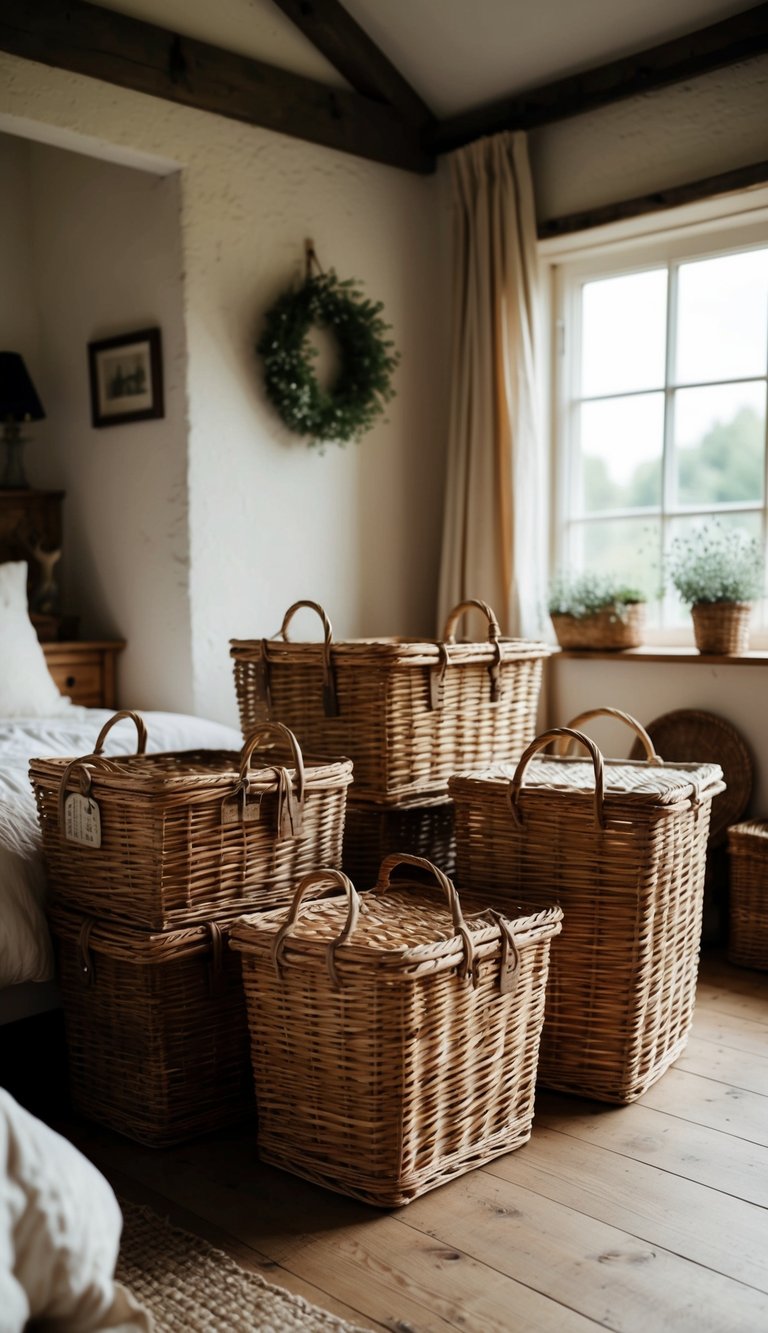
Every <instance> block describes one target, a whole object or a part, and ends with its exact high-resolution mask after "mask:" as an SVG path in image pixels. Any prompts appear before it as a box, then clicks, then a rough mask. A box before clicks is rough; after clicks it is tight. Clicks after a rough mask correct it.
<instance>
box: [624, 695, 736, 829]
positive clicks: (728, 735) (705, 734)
mask: <svg viewBox="0 0 768 1333" xmlns="http://www.w3.org/2000/svg"><path fill="white" fill-rule="evenodd" d="M646 731H647V732H648V735H649V736H650V738H651V740H652V741H653V744H654V746H655V748H656V750H657V751H658V753H659V754H660V755H661V756H662V758H663V759H666V760H667V762H668V763H674V762H675V761H676V760H680V761H690V762H693V763H702V764H719V765H720V767H721V768H722V770H723V777H724V779H725V784H726V785H725V791H724V792H721V793H720V795H719V796H715V798H714V800H713V802H712V820H711V824H710V831H709V845H710V847H717V846H719V844H720V843H723V842H725V839H726V835H727V830H728V826H729V825H730V824H734V823H735V822H736V821H737V820H738V819H740V818H741V816H742V815H743V813H744V811H745V810H746V808H747V802H748V801H749V797H750V794H751V792H752V756H751V754H750V752H749V749H748V747H747V744H746V742H745V741H744V738H743V737H742V735H741V733H740V732H738V731H737V730H736V728H735V727H734V726H732V725H731V723H730V722H726V721H725V719H724V718H722V717H718V716H717V715H716V714H715V713H705V712H700V711H698V710H697V709H693V708H680V709H677V710H676V711H675V712H673V713H664V714H663V715H662V716H661V717H657V718H656V719H655V721H653V722H649V723H648V724H647V726H646ZM643 756H644V750H643V747H642V744H641V742H640V741H635V744H634V745H633V747H632V751H631V754H630V758H631V759H642V758H643Z"/></svg>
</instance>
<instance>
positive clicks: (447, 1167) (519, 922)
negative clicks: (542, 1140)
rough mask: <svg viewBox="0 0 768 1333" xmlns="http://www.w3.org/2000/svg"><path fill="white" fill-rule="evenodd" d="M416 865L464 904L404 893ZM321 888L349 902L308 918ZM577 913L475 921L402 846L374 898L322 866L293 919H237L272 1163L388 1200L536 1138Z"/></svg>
mask: <svg viewBox="0 0 768 1333" xmlns="http://www.w3.org/2000/svg"><path fill="white" fill-rule="evenodd" d="M400 864H406V865H408V866H410V867H412V868H413V869H415V870H416V871H417V872H418V873H419V874H421V875H422V876H424V875H425V874H427V875H429V876H430V877H431V878H432V879H434V880H436V881H437V883H438V885H439V887H440V889H441V890H442V893H443V895H444V896H445V898H446V900H447V901H446V902H445V903H441V902H439V901H438V899H437V898H436V896H435V893H434V887H433V886H431V885H430V884H429V883H428V882H426V883H425V880H424V878H421V880H420V881H419V882H414V878H415V877H412V878H411V879H410V880H409V881H408V882H405V883H397V884H395V885H392V884H391V883H390V876H391V874H392V872H393V870H394V869H395V867H396V866H398V865H400ZM318 881H319V882H320V883H322V884H324V885H325V886H326V887H327V886H328V884H329V882H330V883H335V884H336V885H341V886H342V887H343V888H344V890H345V892H346V898H340V897H335V898H331V899H328V898H326V899H324V900H322V901H320V902H314V903H310V904H309V905H308V906H307V907H306V908H304V909H303V910H302V909H301V904H302V898H303V897H304V895H305V894H306V892H307V891H308V890H314V889H315V887H316V884H317V882H318ZM468 905H469V904H468V903H466V902H465V904H464V906H465V907H467V906H468ZM474 906H475V907H477V904H475V905H474ZM560 918H561V913H560V911H559V909H557V908H554V909H548V910H546V911H543V912H536V913H530V914H528V913H525V914H521V915H516V916H515V918H514V919H513V918H512V913H511V912H510V914H509V919H506V920H505V919H504V918H503V917H501V916H500V915H499V914H494V913H488V912H483V913H482V914H481V915H479V916H473V917H469V916H468V917H466V918H465V917H464V916H463V915H462V909H461V906H460V905H459V900H458V897H457V895H456V892H455V889H454V888H453V885H452V884H451V881H450V880H449V879H447V878H446V877H445V876H444V875H443V874H442V872H440V871H439V870H437V869H435V867H433V866H431V865H430V864H429V862H428V861H424V860H422V859H421V858H419V857H409V856H402V857H401V856H397V855H395V856H391V857H388V858H387V859H386V860H385V861H384V862H383V864H382V866H381V874H380V878H379V882H378V884H377V886H376V889H375V890H374V891H373V892H371V893H365V894H363V895H362V896H361V897H358V895H357V894H356V893H355V890H354V888H353V887H352V884H351V882H350V881H349V880H348V879H347V877H346V876H344V875H342V874H340V873H339V872H337V871H319V872H318V873H317V875H314V876H308V877H307V878H306V879H305V880H303V881H302V882H301V884H300V885H299V886H298V889H297V892H296V897H295V899H294V903H293V906H292V908H291V911H290V913H289V914H288V916H287V917H286V915H285V914H284V913H278V912H268V913H263V914H260V915H258V916H251V917H246V918H244V919H243V920H242V921H240V922H238V923H237V925H236V926H235V928H234V930H233V934H232V940H231V943H232V947H233V948H235V949H238V950H240V951H241V953H242V962H243V981H244V985H245V994H246V999H247V1004H248V1018H249V1023H250V1027H251V1040H252V1060H253V1069H254V1077H255V1083H256V1100H257V1104H258V1116H259V1155H260V1157H261V1158H262V1159H263V1160H264V1161H267V1162H272V1163H274V1164H275V1165H277V1166H281V1167H284V1168H285V1169H286V1170H288V1171H292V1172H294V1174H296V1175H299V1176H305V1177H306V1178H307V1179H309V1180H314V1181H316V1182H317V1183H318V1184H321V1185H325V1186H327V1187H328V1188H329V1189H333V1190H337V1191H339V1192H340V1193H342V1194H350V1195H353V1196H354V1197H355V1198H358V1199H364V1200H365V1201H366V1202H367V1203H373V1204H378V1205H379V1206H381V1207H385V1208H389V1207H396V1206H397V1205H399V1204H403V1203H408V1202H409V1201H410V1200H411V1199H414V1198H415V1197H416V1196H417V1195H419V1194H422V1193H424V1192H425V1191H426V1190H429V1189H433V1188H434V1187H435V1186H436V1185H441V1184H442V1183H443V1182H444V1181H446V1180H450V1179H451V1178H452V1177H453V1176H456V1175H459V1174H461V1173H462V1172H465V1171H468V1170H470V1169H471V1168H473V1167H475V1166H480V1165H482V1163H483V1162H486V1161H489V1160H490V1159H491V1158H493V1157H497V1156H499V1155H500V1154H501V1153H506V1152H509V1151H510V1150H511V1149H512V1148H516V1147H519V1146H520V1144H522V1143H525V1142H526V1140H527V1139H528V1138H529V1136H530V1132H531V1121H532V1117H533V1097H534V1084H535V1078H536V1057H537V1052H538V1044H539V1033H540V1030H541V1022H542V1018H543V1013H544V988H545V983H546V978H547V963H548V956H549V944H550V940H551V939H552V937H553V936H554V935H555V934H556V933H557V932H558V931H559V929H560Z"/></svg>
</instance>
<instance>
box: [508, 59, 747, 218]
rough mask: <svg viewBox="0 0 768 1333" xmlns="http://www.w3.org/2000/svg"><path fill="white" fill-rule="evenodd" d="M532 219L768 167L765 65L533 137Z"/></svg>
mask: <svg viewBox="0 0 768 1333" xmlns="http://www.w3.org/2000/svg"><path fill="white" fill-rule="evenodd" d="M530 153H531V169H532V172H533V179H534V189H535V193H536V210H537V214H538V217H539V219H546V218H552V217H559V216H561V215H563V214H567V213H575V212H580V211H581V210H583V209H587V208H594V207H598V206H599V205H601V204H608V203H614V202H616V201H618V200H622V199H632V198H635V197H637V196H640V195H647V194H651V193H653V191H654V190H661V189H665V188H668V187H670V186H675V185H683V184H686V183H687V182H689V181H696V180H703V179H705V178H706V177H708V176H714V175H719V174H720V173H722V172H726V171H730V170H731V169H732V168H734V167H739V166H747V165H749V164H750V163H753V162H762V161H765V159H766V158H768V56H761V57H759V58H756V59H754V60H749V61H745V62H744V63H743V64H740V65H732V66H730V67H729V68H728V69H723V70H718V71H716V72H715V73H712V74H707V75H702V76H701V77H699V78H697V79H691V80H689V81H688V82H687V83H680V84H676V85H674V86H673V87H670V88H663V89H659V90H658V91H656V92H652V93H646V94H644V95H642V96H640V97H634V98H629V99H628V100H627V101H625V102H617V103H616V104H615V105H613V106H610V107H606V108H604V109H602V110H600V111H592V112H589V113H588V114H587V115H583V116H574V117H572V118H571V119H568V120H562V121H557V122H555V123H553V124H552V125H546V126H543V127H542V128H541V129H539V130H535V131H534V132H533V133H532V134H531V136H530Z"/></svg>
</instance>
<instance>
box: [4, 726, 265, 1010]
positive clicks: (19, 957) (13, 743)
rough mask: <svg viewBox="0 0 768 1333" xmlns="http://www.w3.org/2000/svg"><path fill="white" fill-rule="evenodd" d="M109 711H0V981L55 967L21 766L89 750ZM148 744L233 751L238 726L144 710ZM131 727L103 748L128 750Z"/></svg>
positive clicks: (42, 977) (132, 742)
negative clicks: (18, 714) (26, 714)
mask: <svg viewBox="0 0 768 1333" xmlns="http://www.w3.org/2000/svg"><path fill="white" fill-rule="evenodd" d="M111 716H112V711H111V710H106V711H105V710H104V709H100V708H71V709H69V710H68V712H67V713H66V714H65V715H64V716H59V717H51V718H45V717H33V718H0V987H3V986H12V985H16V984H18V983H19V982H24V981H46V980H47V979H48V978H49V977H51V976H52V974H53V965H52V952H51V941H50V936H49V934H48V928H47V926H46V923H45V916H44V910H43V905H44V902H45V891H46V883H45V871H44V868H43V862H42V854H41V851H40V834H39V829H38V825H37V815H36V812H35V802H34V796H33V794H32V788H31V786H30V783H29V775H28V772H27V769H28V766H29V761H30V759H32V758H45V757H47V756H50V755H65V756H72V757H74V756H76V755H85V754H90V753H91V751H92V750H93V746H94V743H95V741H96V737H97V736H98V734H99V731H100V730H101V727H102V726H103V725H104V723H105V722H106V721H107V720H108V719H109V718H110V717H111ZM142 717H143V718H144V721H145V723H146V726H147V732H148V742H147V749H148V750H150V751H159V750H192V749H224V750H239V749H240V747H241V745H242V739H241V736H240V733H239V731H236V730H235V729H234V728H232V727H225V726H222V725H220V724H219V723H218V722H208V721H206V720H205V719H203V718H194V717H187V716H186V715H184V714H181V713H152V712H148V713H142ZM135 749H136V728H135V727H134V725H133V723H132V722H130V721H125V722H120V723H118V724H117V725H116V726H115V727H114V728H113V729H112V731H111V732H110V733H109V736H108V737H107V741H106V745H105V751H106V753H108V754H131V753H133V752H134V751H135Z"/></svg>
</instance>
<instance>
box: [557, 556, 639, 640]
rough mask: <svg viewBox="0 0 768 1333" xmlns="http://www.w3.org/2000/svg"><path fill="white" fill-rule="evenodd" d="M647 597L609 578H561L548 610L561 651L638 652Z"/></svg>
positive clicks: (567, 576)
mask: <svg viewBox="0 0 768 1333" xmlns="http://www.w3.org/2000/svg"><path fill="white" fill-rule="evenodd" d="M645 600H646V599H645V595H644V594H643V593H642V592H640V591H639V589H637V588H630V587H627V585H626V584H624V583H622V582H621V581H620V580H618V579H616V578H613V577H612V576H611V575H609V574H594V573H585V574H558V575H556V576H555V578H553V579H552V582H551V583H550V586H549V596H548V599H547V609H548V611H549V616H550V619H551V621H552V625H553V627H554V631H555V634H556V635H557V641H558V643H559V644H560V647H561V648H568V649H570V648H577V649H581V648H584V649H590V648H591V649H597V648H600V649H609V650H611V651H616V652H619V651H621V650H622V649H624V648H638V647H639V646H640V644H641V643H642V641H643V629H644V624H645Z"/></svg>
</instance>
